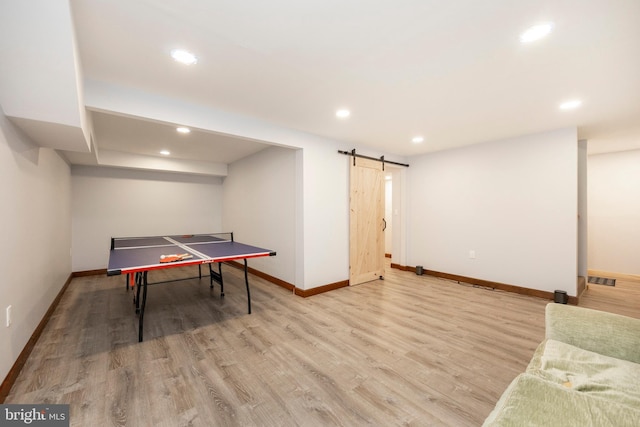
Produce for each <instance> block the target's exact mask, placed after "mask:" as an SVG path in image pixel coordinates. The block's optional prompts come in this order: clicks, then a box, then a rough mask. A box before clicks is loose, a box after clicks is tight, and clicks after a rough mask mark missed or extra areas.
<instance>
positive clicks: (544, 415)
mask: <svg viewBox="0 0 640 427" xmlns="http://www.w3.org/2000/svg"><path fill="white" fill-rule="evenodd" d="M545 325H546V331H545V335H546V337H545V340H544V341H543V342H542V343H541V344H540V345H539V346H538V348H537V349H536V351H535V353H534V354H533V358H532V359H531V361H530V362H529V366H528V367H527V369H526V371H525V372H524V373H522V374H520V375H518V376H517V377H516V378H515V379H514V380H513V382H512V383H511V384H510V385H509V387H508V388H507V389H506V390H505V392H504V393H503V394H502V396H501V397H500V400H498V403H497V404H496V406H495V408H494V409H493V411H492V412H491V413H490V414H489V416H488V417H487V419H486V420H485V422H484V424H483V426H486V427H488V426H545V427H547V426H563V427H567V426H580V427H584V426H594V427H595V426H597V427H603V426H615V427H621V426H633V427H638V426H640V319H634V318H630V317H625V316H620V315H617V314H611V313H605V312H602V311H596V310H590V309H586V308H581V307H575V306H570V305H564V304H554V303H551V304H549V305H547V307H546V312H545Z"/></svg>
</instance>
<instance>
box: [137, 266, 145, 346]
mask: <svg viewBox="0 0 640 427" xmlns="http://www.w3.org/2000/svg"><path fill="white" fill-rule="evenodd" d="M142 282H143V283H142V288H143V289H142V304H141V305H140V320H139V321H138V342H142V329H143V324H144V307H145V305H146V304H147V272H146V271H145V272H144V273H142Z"/></svg>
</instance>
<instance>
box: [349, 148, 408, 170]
mask: <svg viewBox="0 0 640 427" xmlns="http://www.w3.org/2000/svg"><path fill="white" fill-rule="evenodd" d="M338 153H340V154H346V155H347V156H353V165H354V166H355V165H356V157H360V158H362V159H369V160H376V161H378V162H382V170H384V164H385V163H389V164H391V165H398V166H405V167H407V168H408V167H409V165H408V164H406V163H398V162H392V161H389V160H385V159H384V156H380V158H377V157H369V156H364V155H362V154H357V153H356V149H355V148H354V149H353V150H351V151H342V150H338Z"/></svg>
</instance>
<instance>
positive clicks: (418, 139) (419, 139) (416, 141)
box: [411, 136, 424, 144]
mask: <svg viewBox="0 0 640 427" xmlns="http://www.w3.org/2000/svg"><path fill="white" fill-rule="evenodd" d="M423 141H424V137H422V136H414V137H413V138H412V139H411V142H413V143H414V144H420V143H421V142H423Z"/></svg>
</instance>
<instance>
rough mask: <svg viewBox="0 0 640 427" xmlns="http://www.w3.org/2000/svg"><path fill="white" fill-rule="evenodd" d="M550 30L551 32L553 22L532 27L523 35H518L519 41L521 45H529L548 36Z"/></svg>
mask: <svg viewBox="0 0 640 427" xmlns="http://www.w3.org/2000/svg"><path fill="white" fill-rule="evenodd" d="M551 30H553V22H545V23H542V24H537V25H534V26H533V27H531V28H529V29H528V30H527V31H525V32H524V33H522V34H520V41H521V42H522V43H531V42H534V41H536V40H540V39H541V38H543V37H546V36H547V35H549V33H551Z"/></svg>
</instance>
